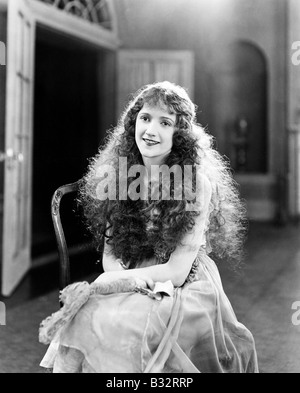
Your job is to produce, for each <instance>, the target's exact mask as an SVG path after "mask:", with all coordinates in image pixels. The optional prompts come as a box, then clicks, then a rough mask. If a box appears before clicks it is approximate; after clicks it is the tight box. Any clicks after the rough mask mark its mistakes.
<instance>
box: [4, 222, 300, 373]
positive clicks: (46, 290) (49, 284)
mask: <svg viewBox="0 0 300 393" xmlns="http://www.w3.org/2000/svg"><path fill="white" fill-rule="evenodd" d="M299 229H300V226H299V225H294V224H290V225H288V226H285V227H280V226H274V225H272V224H258V223H252V224H251V225H250V231H249V237H248V241H247V245H246V251H247V257H246V260H245V264H244V267H243V270H242V272H241V273H240V274H239V275H237V274H236V273H234V272H232V270H230V269H229V268H228V267H227V266H225V265H222V264H221V265H219V270H220V273H221V277H222V280H223V285H224V289H225V292H226V293H227V295H228V297H229V299H230V301H231V303H232V306H233V308H234V310H235V312H236V314H237V317H238V319H239V320H240V322H242V323H243V324H245V325H246V326H247V327H248V328H249V329H250V330H251V332H252V333H253V335H254V338H255V341H256V347H257V352H258V359H259V366H260V372H261V373H299V372H300V351H299V348H300V326H295V325H293V323H292V316H293V313H295V311H294V310H292V305H293V303H294V302H296V301H300V230H299ZM83 260H84V263H82V261H83ZM95 260H96V257H95V255H85V256H82V255H81V256H80V257H78V258H77V260H76V258H75V262H73V270H72V274H73V278H74V279H76V280H78V279H87V280H89V281H91V280H93V278H94V277H96V276H97V274H99V273H97V272H96V271H95V270H94V261H95ZM57 282H58V275H57V264H53V265H51V266H48V267H47V268H45V267H43V268H38V269H35V270H34V271H32V272H31V273H30V274H29V275H28V276H27V277H26V278H25V280H24V281H23V282H22V284H21V285H20V286H19V288H18V290H17V291H16V292H15V294H14V295H13V296H12V297H11V298H9V299H0V300H2V301H3V302H4V303H5V305H6V309H7V313H6V314H7V321H6V326H0V351H1V357H0V373H11V372H21V373H40V372H43V371H42V370H41V369H40V368H39V361H40V360H41V358H42V356H43V354H44V352H45V349H46V348H45V347H44V346H43V345H41V344H39V343H38V340H37V337H38V326H39V323H40V322H41V320H43V319H44V318H45V317H47V316H48V315H50V314H51V313H53V312H55V311H56V310H57V308H58V288H57Z"/></svg>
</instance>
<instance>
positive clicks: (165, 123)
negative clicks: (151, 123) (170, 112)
mask: <svg viewBox="0 0 300 393" xmlns="http://www.w3.org/2000/svg"><path fill="white" fill-rule="evenodd" d="M161 124H162V125H163V126H165V127H166V126H167V127H171V124H170V123H168V122H167V121H163V122H162V123H161Z"/></svg>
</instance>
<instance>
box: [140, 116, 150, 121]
mask: <svg viewBox="0 0 300 393" xmlns="http://www.w3.org/2000/svg"><path fill="white" fill-rule="evenodd" d="M140 119H141V120H143V121H148V120H149V117H147V116H141V117H140Z"/></svg>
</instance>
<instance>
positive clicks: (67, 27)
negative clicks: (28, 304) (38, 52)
mask: <svg viewBox="0 0 300 393" xmlns="http://www.w3.org/2000/svg"><path fill="white" fill-rule="evenodd" d="M10 1H12V0H10ZM22 1H23V3H25V4H26V7H27V8H28V11H29V12H30V17H31V18H32V20H33V26H34V33H36V29H37V27H41V28H46V29H48V30H49V31H50V32H51V31H52V32H56V33H58V34H63V35H65V36H68V37H70V38H72V39H74V38H75V39H77V40H78V41H81V42H82V43H84V44H86V45H92V46H93V47H94V48H95V49H97V48H99V49H101V50H103V49H104V50H107V51H109V52H110V53H114V52H116V51H117V49H118V48H119V46H120V41H119V40H118V37H117V28H116V18H115V12H114V7H113V3H110V2H108V3H107V4H108V5H109V7H110V12H111V18H112V30H107V29H105V28H104V27H102V26H99V25H96V24H92V23H90V22H88V21H85V20H83V19H80V18H77V17H74V16H73V15H69V14H67V13H66V12H64V11H62V10H59V9H56V8H55V7H53V6H52V5H49V4H46V3H42V2H39V1H38V0H22ZM7 6H8V0H0V10H1V11H5V9H6V10H7ZM7 21H8V18H7ZM35 39H36V38H35ZM17 52H18V50H17ZM17 52H16V55H17V56H18V53H17ZM7 67H10V65H9V64H7ZM30 67H32V70H33V71H32V73H33V75H34V56H33V61H32V64H31V66H30ZM8 71H9V69H7V74H8V73H9V72H8ZM32 83H33V84H34V78H33V81H32ZM8 94H10V90H9V89H7V92H6V102H8V100H9V96H8ZM28 98H29V97H28ZM23 99H24V101H26V98H24V97H23ZM31 99H32V102H33V105H32V106H33V107H34V97H31ZM31 112H33V111H31ZM28 116H31V120H32V119H33V113H31V114H29V115H28ZM7 130H8V129H7V128H6V129H5V139H6V140H7V139H9V136H8V134H7ZM33 131H34V126H33V121H30V129H29V134H30V137H31V140H32V139H33ZM29 154H30V157H28V159H29V162H31V160H32V151H31V152H30V153H29ZM28 170H30V169H28ZM29 175H30V174H29ZM6 176H7V175H6ZM30 176H31V177H32V174H31V175H30ZM4 195H5V190H4ZM29 199H30V208H29V213H30V211H31V204H32V195H31V193H30V196H29ZM6 205H7V204H6V203H5V201H4V206H6ZM4 216H6V217H8V213H7V212H5V211H4ZM3 224H4V222H3ZM26 225H27V226H28V228H27V230H28V233H31V219H28V222H27V223H26ZM4 236H5V234H4V233H3V239H4ZM29 243H30V244H28V245H27V247H26V250H25V251H26V252H24V255H23V260H22V269H21V271H20V272H19V273H18V275H17V277H14V279H13V282H11V283H6V281H4V280H5V277H6V276H7V274H8V273H9V269H10V268H9V266H11V269H12V270H13V267H14V266H15V267H16V264H15V261H14V260H13V259H11V257H10V256H8V260H5V263H4V261H3V260H2V266H1V272H2V274H1V276H2V285H1V292H2V294H3V295H4V296H10V295H11V293H12V292H13V291H14V290H15V288H16V287H17V285H18V284H19V282H20V281H21V279H22V278H23V276H24V275H25V274H26V273H27V271H28V270H29V269H30V267H31V253H30V250H28V249H27V248H28V247H29V248H30V247H31V240H30V241H29ZM4 270H5V272H6V273H5V275H4V274H3V272H4ZM7 271H8V272H7ZM12 273H13V272H12ZM11 275H12V274H11V273H9V276H11ZM4 284H5V285H4Z"/></svg>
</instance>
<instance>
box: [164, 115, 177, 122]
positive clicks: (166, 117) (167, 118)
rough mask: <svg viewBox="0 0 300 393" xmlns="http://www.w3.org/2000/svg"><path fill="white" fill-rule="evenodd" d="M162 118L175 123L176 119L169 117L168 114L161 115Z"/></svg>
mask: <svg viewBox="0 0 300 393" xmlns="http://www.w3.org/2000/svg"><path fill="white" fill-rule="evenodd" d="M160 119H161V120H170V121H171V122H172V123H175V121H174V120H173V119H171V118H170V117H168V116H161V118H160Z"/></svg>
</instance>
